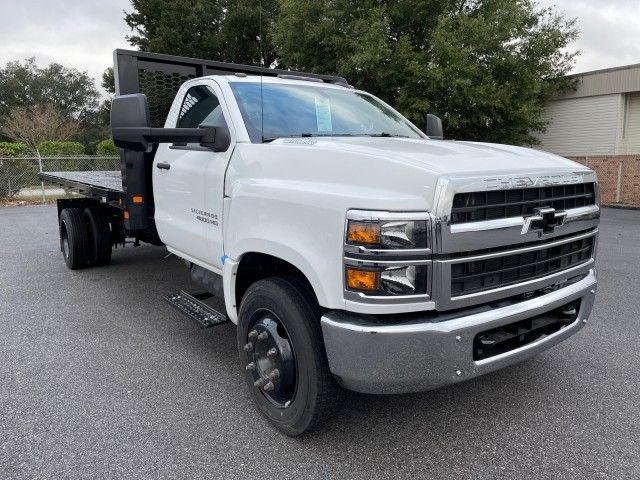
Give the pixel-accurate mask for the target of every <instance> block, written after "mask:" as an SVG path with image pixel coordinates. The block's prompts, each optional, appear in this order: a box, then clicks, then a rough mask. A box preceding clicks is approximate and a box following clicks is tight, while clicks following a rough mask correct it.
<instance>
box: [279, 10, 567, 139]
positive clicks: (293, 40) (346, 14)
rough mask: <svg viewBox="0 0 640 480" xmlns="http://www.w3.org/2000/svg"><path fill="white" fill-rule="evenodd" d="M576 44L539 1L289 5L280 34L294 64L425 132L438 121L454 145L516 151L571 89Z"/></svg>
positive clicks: (285, 55)
mask: <svg viewBox="0 0 640 480" xmlns="http://www.w3.org/2000/svg"><path fill="white" fill-rule="evenodd" d="M300 32H304V35H300ZM576 36H577V30H576V28H575V21H574V20H570V19H569V20H568V19H566V18H564V17H563V16H561V15H558V14H557V13H555V11H554V10H553V9H552V8H545V9H540V8H538V7H537V5H536V3H535V2H534V1H533V0H384V1H380V0H363V1H362V2H351V1H349V0H332V1H322V0H281V4H280V11H279V17H278V21H277V22H276V23H275V27H274V39H275V42H276V44H277V45H278V48H279V54H280V57H279V58H280V61H281V62H282V63H283V64H285V65H287V66H290V67H292V68H294V69H299V70H307V71H314V72H317V73H329V74H338V75H341V76H344V77H346V78H347V79H348V80H349V81H350V82H351V83H352V84H354V85H355V86H356V87H360V88H363V89H366V90H368V91H370V92H372V93H374V94H376V95H378V96H380V97H381V98H383V99H384V100H386V101H387V102H389V103H390V104H392V105H394V106H395V107H396V108H398V109H399V110H401V111H402V112H403V113H404V114H405V115H407V116H408V117H409V118H410V119H411V120H413V121H414V122H415V123H416V124H418V125H420V126H422V124H423V122H424V115H425V114H426V113H428V112H431V113H436V114H438V115H440V116H441V117H442V118H443V121H444V123H445V130H446V134H447V135H448V136H449V137H452V138H457V139H468V140H482V141H493V142H504V143H515V144H531V143H535V142H536V139H535V136H534V135H533V134H534V133H535V132H537V131H541V130H543V129H544V127H545V124H544V122H543V121H542V120H541V114H542V111H543V110H544V107H545V105H546V104H547V103H548V102H549V100H550V99H551V98H553V97H554V96H555V95H556V94H557V93H559V92H562V91H565V90H567V89H569V88H571V86H572V84H571V82H570V81H569V80H568V79H566V77H565V76H566V74H567V73H568V72H569V70H570V69H571V67H572V65H573V62H574V58H575V55H576V53H575V52H571V51H567V48H568V45H569V44H570V42H571V41H572V40H574V39H575V38H576Z"/></svg>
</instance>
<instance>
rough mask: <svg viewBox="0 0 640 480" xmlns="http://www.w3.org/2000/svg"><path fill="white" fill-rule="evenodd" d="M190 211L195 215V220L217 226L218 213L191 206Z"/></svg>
mask: <svg viewBox="0 0 640 480" xmlns="http://www.w3.org/2000/svg"><path fill="white" fill-rule="evenodd" d="M191 213H193V214H194V215H195V216H196V220H198V221H199V222H203V223H208V224H210V225H213V226H215V227H217V226H218V215H216V214H215V213H211V212H205V211H204V210H198V209H197V208H192V209H191Z"/></svg>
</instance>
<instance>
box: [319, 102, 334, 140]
mask: <svg viewBox="0 0 640 480" xmlns="http://www.w3.org/2000/svg"><path fill="white" fill-rule="evenodd" d="M315 100H316V123H317V125H318V132H331V131H332V130H333V128H332V126H331V102H330V101H329V99H328V98H326V97H315Z"/></svg>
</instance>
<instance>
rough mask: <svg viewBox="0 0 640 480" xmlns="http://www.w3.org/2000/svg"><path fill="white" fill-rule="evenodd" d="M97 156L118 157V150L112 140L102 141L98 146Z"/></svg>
mask: <svg viewBox="0 0 640 480" xmlns="http://www.w3.org/2000/svg"><path fill="white" fill-rule="evenodd" d="M96 154H98V155H118V148H117V147H116V146H115V145H114V144H113V140H111V139H110V138H108V139H106V140H102V141H101V142H99V143H98V145H96Z"/></svg>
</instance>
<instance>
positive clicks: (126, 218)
mask: <svg viewBox="0 0 640 480" xmlns="http://www.w3.org/2000/svg"><path fill="white" fill-rule="evenodd" d="M124 219H125V220H129V212H127V211H125V212H124Z"/></svg>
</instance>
